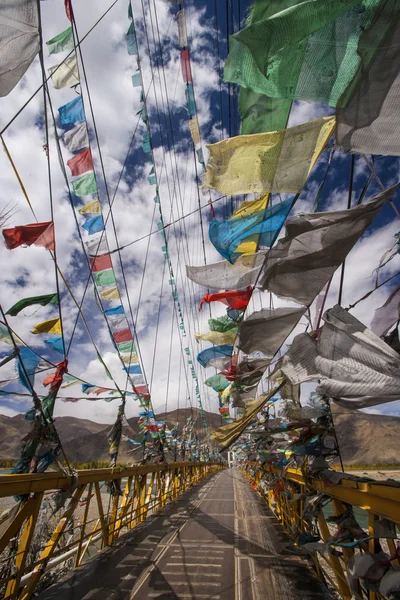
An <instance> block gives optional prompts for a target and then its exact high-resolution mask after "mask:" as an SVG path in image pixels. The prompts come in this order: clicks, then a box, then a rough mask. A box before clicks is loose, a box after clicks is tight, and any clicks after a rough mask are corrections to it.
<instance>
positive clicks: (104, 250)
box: [85, 234, 109, 256]
mask: <svg viewBox="0 0 400 600" xmlns="http://www.w3.org/2000/svg"><path fill="white" fill-rule="evenodd" d="M85 244H86V248H87V251H88V254H89V255H90V256H100V255H101V254H108V253H109V249H108V243H107V238H106V236H105V235H103V234H102V235H101V236H99V237H97V238H94V239H93V240H87V241H86V242H85Z"/></svg>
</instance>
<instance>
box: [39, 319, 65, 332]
mask: <svg viewBox="0 0 400 600" xmlns="http://www.w3.org/2000/svg"><path fill="white" fill-rule="evenodd" d="M32 333H36V334H38V333H58V334H61V333H62V332H61V321H60V319H49V320H48V321H43V322H42V323H38V324H37V325H35V326H34V328H33V330H32Z"/></svg>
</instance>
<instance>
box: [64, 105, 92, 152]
mask: <svg viewBox="0 0 400 600" xmlns="http://www.w3.org/2000/svg"><path fill="white" fill-rule="evenodd" d="M59 110H60V109H59ZM63 142H64V144H65V147H66V148H67V150H68V151H69V152H71V153H73V152H78V150H81V149H82V148H87V147H88V146H89V136H88V130H87V125H86V121H82V123H77V124H76V125H75V127H73V128H72V129H69V130H68V131H66V132H65V133H64V136H63Z"/></svg>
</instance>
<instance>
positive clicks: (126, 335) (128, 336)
mask: <svg viewBox="0 0 400 600" xmlns="http://www.w3.org/2000/svg"><path fill="white" fill-rule="evenodd" d="M112 336H113V338H114V341H115V342H117V344H119V343H121V342H129V341H131V340H132V333H131V331H130V329H122V330H121V331H115V332H114V333H113V334H112Z"/></svg>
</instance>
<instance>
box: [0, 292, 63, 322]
mask: <svg viewBox="0 0 400 600" xmlns="http://www.w3.org/2000/svg"><path fill="white" fill-rule="evenodd" d="M35 304H40V306H46V305H47V304H58V296H57V294H45V295H44V296H30V297H29V298H23V299H22V300H19V301H18V302H16V303H15V304H13V306H12V307H11V308H9V309H8V311H7V312H6V315H11V316H12V317H15V316H17V314H18V313H19V312H21V310H23V309H24V308H27V307H28V306H33V305H35Z"/></svg>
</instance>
